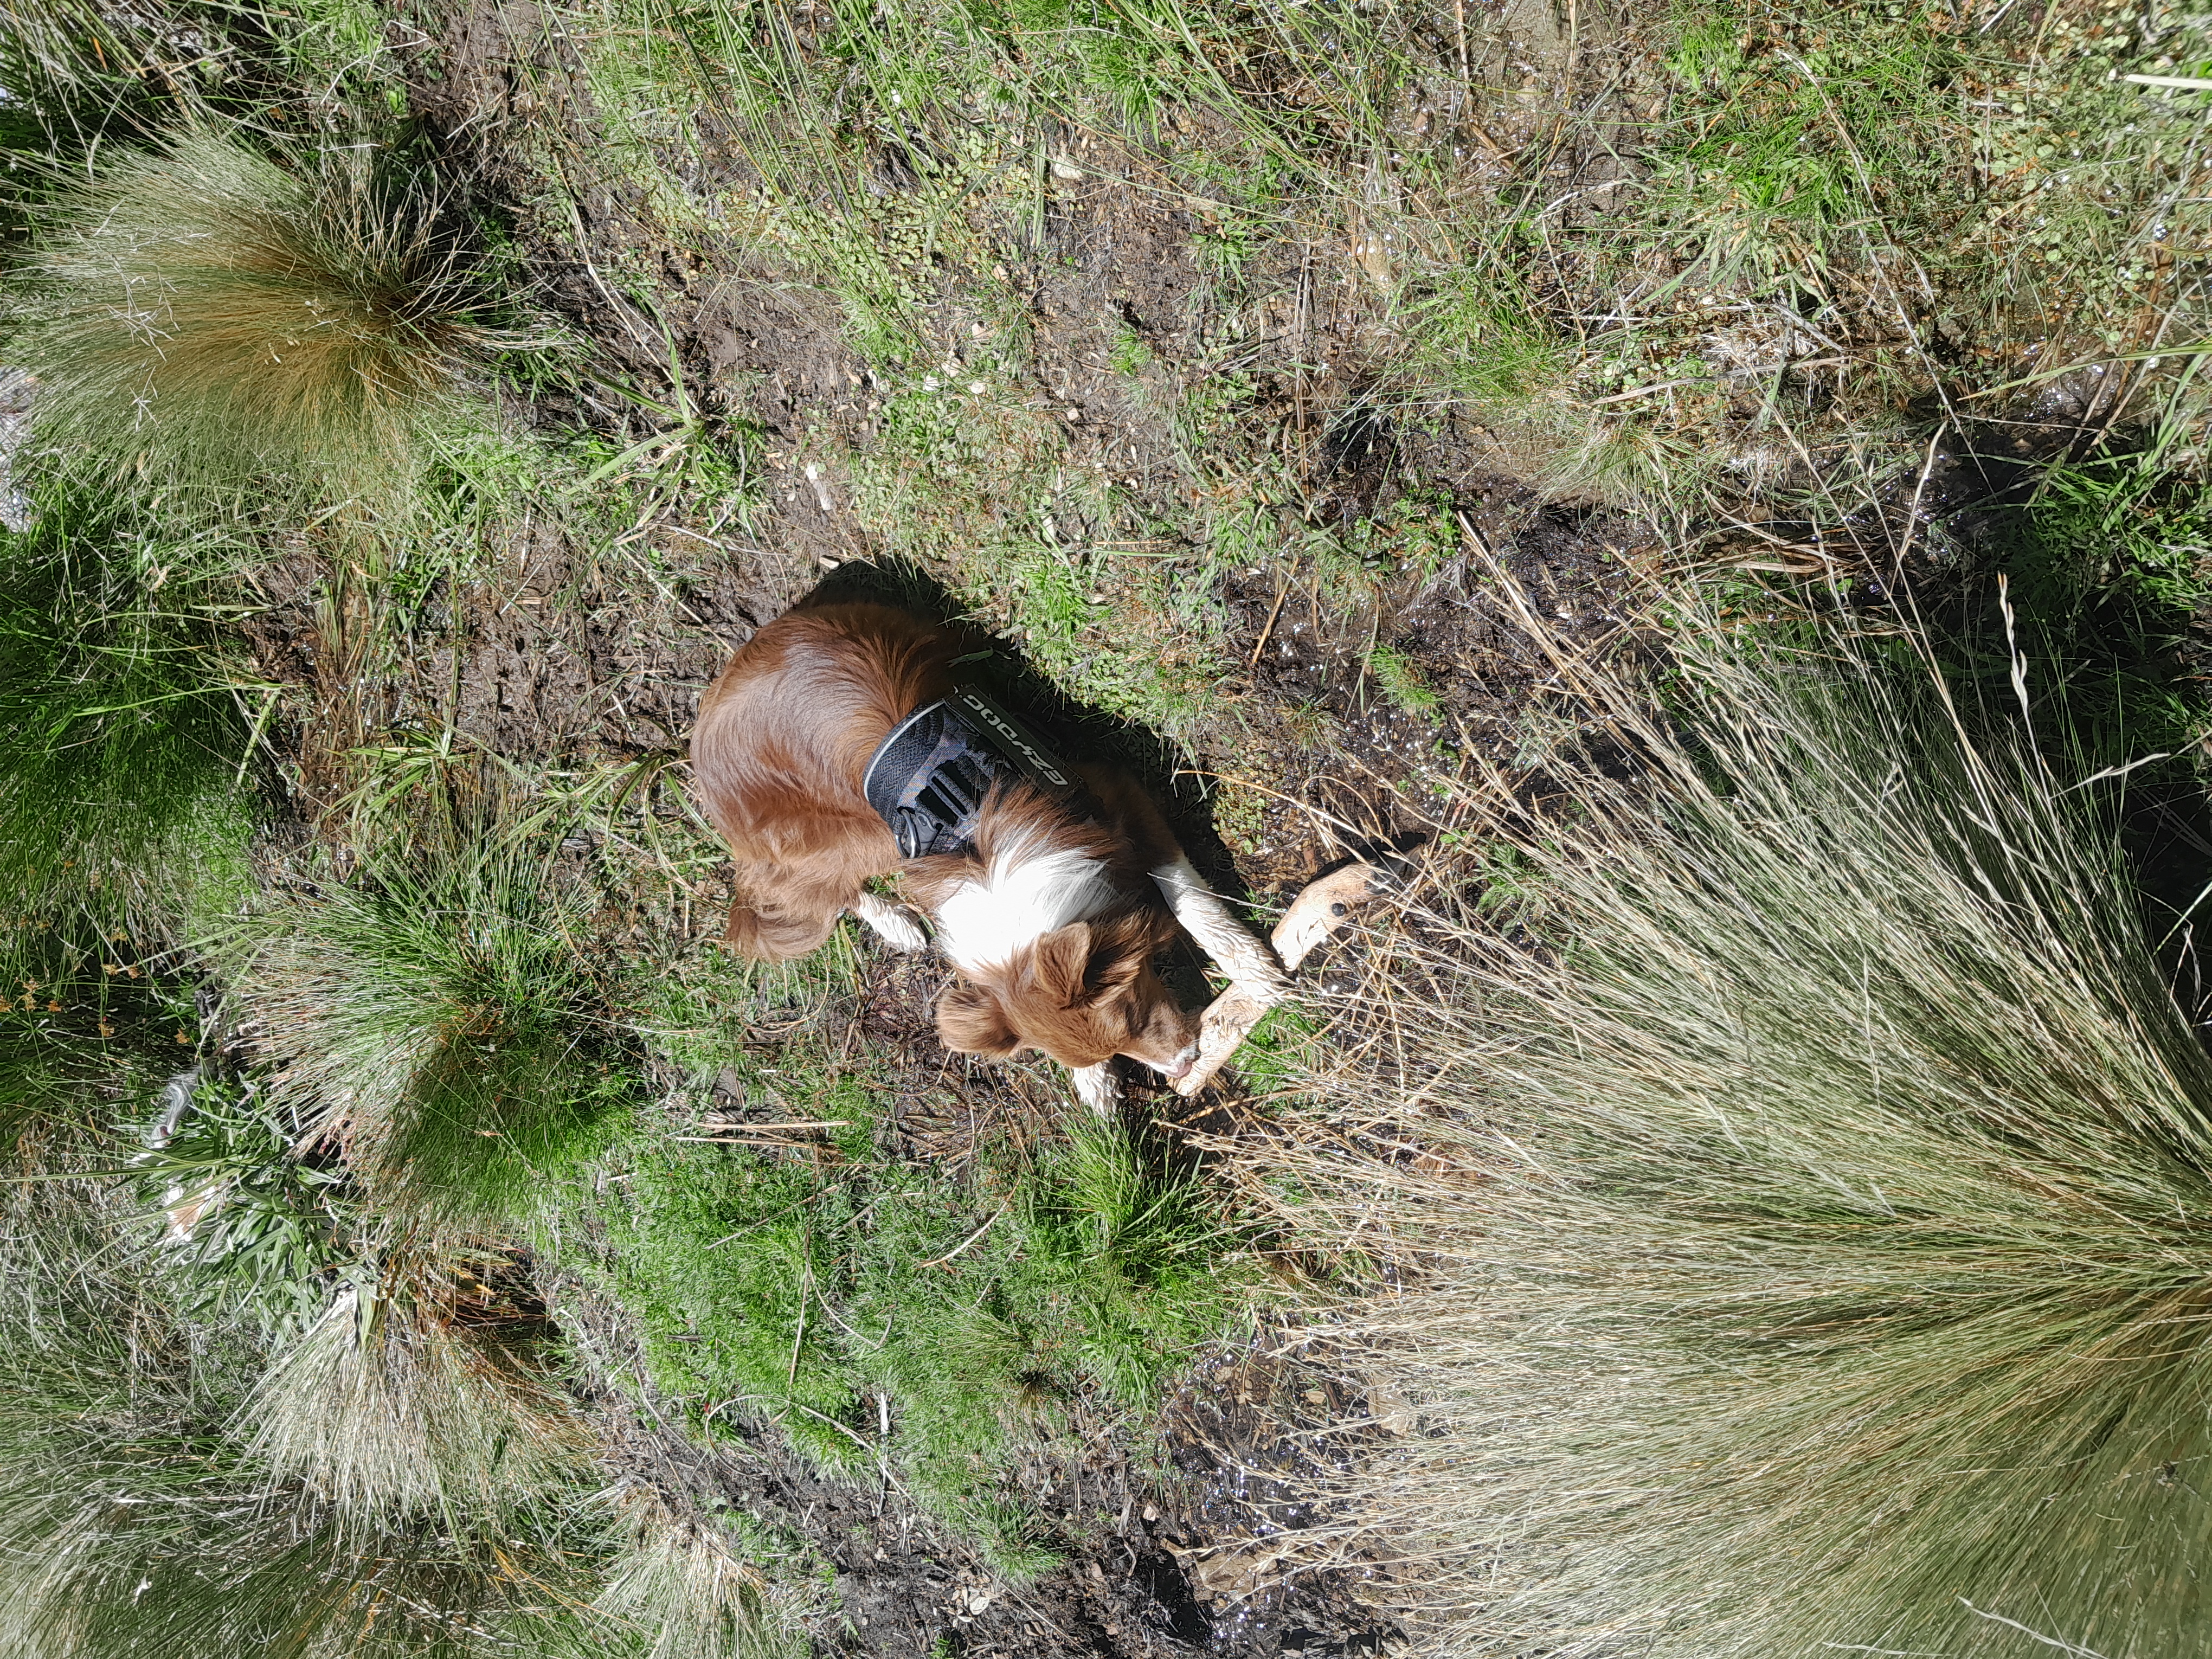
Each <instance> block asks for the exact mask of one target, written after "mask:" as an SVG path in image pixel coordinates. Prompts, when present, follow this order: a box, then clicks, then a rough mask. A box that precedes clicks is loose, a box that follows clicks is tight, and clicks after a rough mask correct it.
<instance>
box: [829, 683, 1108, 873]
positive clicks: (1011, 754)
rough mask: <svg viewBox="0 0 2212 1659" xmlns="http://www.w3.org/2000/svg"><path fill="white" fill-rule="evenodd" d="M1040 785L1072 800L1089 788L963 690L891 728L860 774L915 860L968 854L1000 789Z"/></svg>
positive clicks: (1008, 718)
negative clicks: (989, 800)
mask: <svg viewBox="0 0 2212 1659" xmlns="http://www.w3.org/2000/svg"><path fill="white" fill-rule="evenodd" d="M1023 781H1026V782H1029V783H1033V784H1035V785H1036V787H1038V788H1040V789H1042V790H1043V791H1044V792H1045V793H1048V794H1051V795H1058V796H1060V797H1063V798H1065V799H1071V800H1073V799H1076V798H1078V797H1079V796H1081V795H1082V794H1083V785H1082V783H1081V782H1080V781H1079V780H1078V779H1077V778H1076V776H1075V775H1074V774H1073V773H1072V772H1070V771H1069V770H1068V769H1067V768H1066V765H1065V764H1064V763H1062V762H1061V761H1060V757H1058V756H1056V755H1054V753H1053V752H1052V750H1049V749H1047V748H1046V747H1045V746H1044V745H1043V744H1041V743H1039V742H1038V741H1037V740H1036V738H1033V737H1031V736H1030V734H1029V732H1027V731H1026V730H1024V728H1023V726H1021V725H1020V724H1019V723H1018V721H1017V720H1015V719H1014V717H1013V716H1012V715H1011V714H1008V713H1006V710H1005V709H1003V708H1000V707H999V705H998V704H997V703H995V702H992V701H991V700H990V699H989V698H988V697H987V696H984V695H983V694H982V693H981V692H980V691H972V690H968V689H967V688H965V687H963V688H962V689H961V690H957V691H955V692H954V693H953V694H952V695H951V696H949V697H944V698H940V699H939V701H937V702H932V703H925V704H924V705H922V707H921V708H917V709H915V711H914V713H913V714H908V716H907V717H906V718H905V719H904V720H901V721H900V722H899V723H898V724H897V725H896V726H893V727H892V728H891V734H890V736H889V737H887V738H884V740H883V741H882V742H881V743H879V744H877V745H876V752H875V753H874V754H872V755H871V756H870V757H868V769H867V770H866V772H864V773H863V774H861V776H860V790H861V793H863V794H865V795H866V796H867V798H868V805H871V806H872V807H874V808H875V810H876V816H877V817H880V818H882V819H883V821H884V823H886V824H888V825H889V826H890V832H891V834H892V835H894V836H897V837H898V844H899V851H900V853H901V854H903V855H904V856H906V857H908V858H910V859H918V858H923V857H926V856H927V855H928V854H932V853H959V852H965V851H966V850H967V849H968V848H969V847H972V846H973V845H975V817H976V815H977V813H979V812H980V811H981V810H982V806H983V800H984V798H985V797H986V796H987V795H988V794H989V793H991V790H992V788H993V787H994V786H995V785H998V784H1002V783H1013V782H1023Z"/></svg>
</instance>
